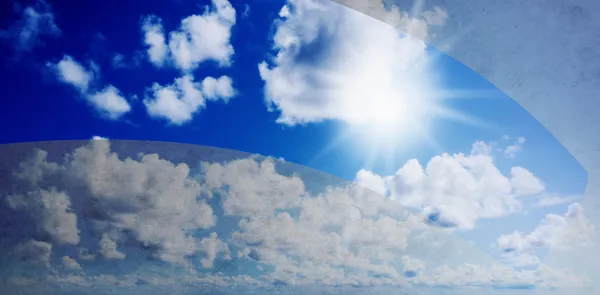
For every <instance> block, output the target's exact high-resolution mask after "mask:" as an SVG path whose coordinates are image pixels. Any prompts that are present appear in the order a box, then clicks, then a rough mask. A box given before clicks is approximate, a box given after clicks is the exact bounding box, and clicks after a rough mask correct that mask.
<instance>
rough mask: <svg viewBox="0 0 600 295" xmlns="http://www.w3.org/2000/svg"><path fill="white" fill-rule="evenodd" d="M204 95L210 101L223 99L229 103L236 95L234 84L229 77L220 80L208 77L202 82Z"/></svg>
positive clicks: (222, 77)
mask: <svg viewBox="0 0 600 295" xmlns="http://www.w3.org/2000/svg"><path fill="white" fill-rule="evenodd" d="M202 93H203V94H204V96H206V98H207V99H209V100H219V99H222V100H223V101H225V102H228V101H229V99H230V98H231V97H233V96H234V95H235V90H234V89H233V82H232V81H231V78H229V77H228V76H221V77H219V78H218V79H215V78H213V77H206V78H204V80H202Z"/></svg>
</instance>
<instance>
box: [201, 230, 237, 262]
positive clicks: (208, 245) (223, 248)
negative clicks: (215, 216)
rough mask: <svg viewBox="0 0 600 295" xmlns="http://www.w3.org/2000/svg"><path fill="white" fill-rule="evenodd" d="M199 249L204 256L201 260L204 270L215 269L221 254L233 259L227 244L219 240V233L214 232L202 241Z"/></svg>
mask: <svg viewBox="0 0 600 295" xmlns="http://www.w3.org/2000/svg"><path fill="white" fill-rule="evenodd" d="M199 249H200V251H201V252H202V253H203V255H204V256H203V257H202V259H201V260H200V263H201V264H202V266H203V267H204V268H211V267H213V263H214V261H215V259H216V258H217V254H219V253H224V254H225V255H226V256H227V257H231V256H230V251H229V246H228V245H227V243H225V242H223V241H221V240H219V239H218V238H217V233H214V232H213V233H211V234H210V235H209V236H208V237H206V238H203V239H202V240H200V243H199Z"/></svg>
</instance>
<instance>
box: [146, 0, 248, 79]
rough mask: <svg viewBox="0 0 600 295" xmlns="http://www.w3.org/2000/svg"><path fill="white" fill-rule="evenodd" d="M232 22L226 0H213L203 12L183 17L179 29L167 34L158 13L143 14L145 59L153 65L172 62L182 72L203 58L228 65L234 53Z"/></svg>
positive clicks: (159, 65)
mask: <svg viewBox="0 0 600 295" xmlns="http://www.w3.org/2000/svg"><path fill="white" fill-rule="evenodd" d="M235 22H236V12H235V9H234V8H233V6H231V3H229V1H227V0H213V1H212V5H211V6H210V7H209V6H207V8H206V9H205V10H204V13H202V14H198V15H191V16H188V17H186V18H184V19H183V20H182V21H181V25H180V26H179V29H177V30H175V31H172V32H169V33H168V34H166V33H165V32H164V28H163V26H162V21H161V19H160V18H159V17H157V16H154V15H150V16H146V17H144V18H143V19H142V23H141V30H142V32H143V34H144V44H145V45H146V47H147V49H146V53H147V55H148V59H149V60H150V62H151V63H152V64H153V65H155V66H156V67H162V66H164V65H165V64H167V63H168V62H172V65H173V66H174V67H176V68H178V69H180V70H181V71H183V72H189V71H191V70H193V69H195V68H196V67H198V65H199V64H200V63H202V62H205V61H215V62H217V63H218V64H219V65H220V66H229V65H230V64H231V57H232V56H233V53H234V50H233V47H232V46H231V44H230V38H231V28H232V27H233V25H234V24H235ZM167 36H168V39H167Z"/></svg>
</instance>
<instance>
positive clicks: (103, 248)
mask: <svg viewBox="0 0 600 295" xmlns="http://www.w3.org/2000/svg"><path fill="white" fill-rule="evenodd" d="M98 247H99V248H100V254H101V255H102V257H104V258H106V259H125V254H123V253H121V252H119V250H117V242H116V241H115V240H113V239H112V238H111V237H110V236H109V235H108V234H107V233H103V234H102V236H101V237H100V241H98Z"/></svg>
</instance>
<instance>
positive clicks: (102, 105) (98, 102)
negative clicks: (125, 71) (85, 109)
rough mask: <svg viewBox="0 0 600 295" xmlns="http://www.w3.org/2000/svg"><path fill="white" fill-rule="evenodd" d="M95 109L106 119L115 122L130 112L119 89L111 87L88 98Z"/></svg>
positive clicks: (129, 107)
mask: <svg viewBox="0 0 600 295" xmlns="http://www.w3.org/2000/svg"><path fill="white" fill-rule="evenodd" d="M88 99H89V100H90V101H91V102H92V103H93V104H94V106H96V109H97V110H98V111H99V112H101V113H103V114H104V115H105V116H106V117H108V118H110V119H113V120H116V119H118V118H120V117H122V116H123V115H124V114H126V113H128V112H129V111H130V110H131V106H130V105H129V103H128V102H127V100H126V99H125V98H124V97H123V95H122V94H121V92H120V91H119V89H117V88H116V87H114V86H112V85H108V86H106V87H105V88H104V89H102V90H101V91H99V92H96V93H94V94H92V95H90V96H89V97H88Z"/></svg>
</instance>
